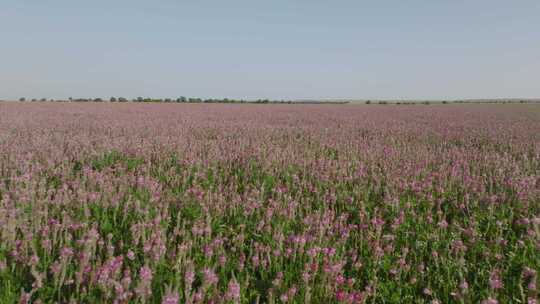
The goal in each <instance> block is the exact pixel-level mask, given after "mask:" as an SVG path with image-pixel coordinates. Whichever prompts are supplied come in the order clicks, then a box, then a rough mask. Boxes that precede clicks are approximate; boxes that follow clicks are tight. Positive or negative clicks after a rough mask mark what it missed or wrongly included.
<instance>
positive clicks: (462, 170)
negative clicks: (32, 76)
mask: <svg viewBox="0 0 540 304" xmlns="http://www.w3.org/2000/svg"><path fill="white" fill-rule="evenodd" d="M0 227H1V229H0V303H17V302H18V303H51V302H52V303H167V304H176V303H537V299H538V289H537V283H538V269H540V107H538V106H536V105H452V106H444V107H443V106H440V107H438V106H433V107H407V108H403V107H388V106H386V107H385V106H376V105H374V106H361V105H228V104H215V105H207V104H183V105H173V104H124V103H118V104H57V103H54V104H50V103H40V104H13V103H3V104H0Z"/></svg>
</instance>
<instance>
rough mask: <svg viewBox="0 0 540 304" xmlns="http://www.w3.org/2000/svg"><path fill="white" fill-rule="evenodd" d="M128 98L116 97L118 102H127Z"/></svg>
mask: <svg viewBox="0 0 540 304" xmlns="http://www.w3.org/2000/svg"><path fill="white" fill-rule="evenodd" d="M127 101H128V100H127V99H126V98H124V97H118V102H127Z"/></svg>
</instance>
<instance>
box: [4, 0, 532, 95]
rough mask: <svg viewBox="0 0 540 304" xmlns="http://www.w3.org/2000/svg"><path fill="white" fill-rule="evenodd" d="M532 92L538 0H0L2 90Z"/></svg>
mask: <svg viewBox="0 0 540 304" xmlns="http://www.w3.org/2000/svg"><path fill="white" fill-rule="evenodd" d="M21 96H25V97H27V98H41V97H47V98H67V97H69V96H73V97H103V98H108V97H109V96H124V97H130V98H131V97H136V96H152V97H177V96H193V97H231V98H248V99H255V98H272V99H289V98H290V99H303V98H370V99H373V98H398V99H399V98H406V99H408V98H421V99H424V98H425V99H429V98H437V99H445V98H482V97H486V98H495V97H540V1H538V0H516V1H508V0H506V1H502V0H489V1H488V0H476V1H458V0H446V1H443V0H439V1H428V0H425V1H421V0H411V1H403V0H401V1H359V0H356V1H354V0H350V1H347V0H343V1H327V0H325V1H323V0H310V1H307V0H306V1H292V0H289V1H285V0H274V1H256V0H249V1H236V0H229V1H204V0H199V1H179V0H177V1H172V0H170V1H169V0H156V1H137V0H129V1H124V0H117V1H104V0H92V1H73V0H69V1H68V0H57V1H55V0H50V1H43V0H34V1H30V0H0V99H2V98H3V99H13V98H19V97H21Z"/></svg>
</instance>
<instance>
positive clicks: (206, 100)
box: [19, 96, 348, 104]
mask: <svg viewBox="0 0 540 304" xmlns="http://www.w3.org/2000/svg"><path fill="white" fill-rule="evenodd" d="M19 101H21V102H25V101H31V102H44V101H56V102H137V103H239V104H241V103H255V104H292V103H294V104H321V103H332V104H345V103H348V102H347V101H341V102H321V101H292V100H270V99H257V100H244V99H230V98H193V97H184V96H181V97H178V98H150V97H137V98H133V99H127V98H124V97H111V98H109V99H102V98H73V97H70V98H68V99H67V100H63V99H47V98H41V99H36V98H33V99H31V100H27V99H26V98H25V97H21V98H19Z"/></svg>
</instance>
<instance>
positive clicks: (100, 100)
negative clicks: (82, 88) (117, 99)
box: [94, 97, 103, 102]
mask: <svg viewBox="0 0 540 304" xmlns="http://www.w3.org/2000/svg"><path fill="white" fill-rule="evenodd" d="M94 101H95V102H103V99H101V98H99V97H98V98H94Z"/></svg>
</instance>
